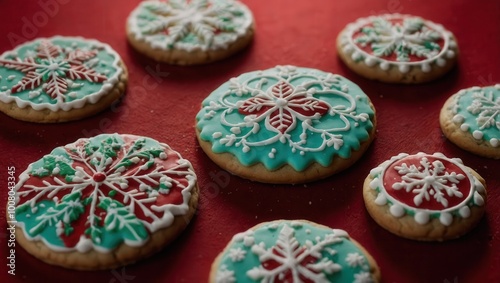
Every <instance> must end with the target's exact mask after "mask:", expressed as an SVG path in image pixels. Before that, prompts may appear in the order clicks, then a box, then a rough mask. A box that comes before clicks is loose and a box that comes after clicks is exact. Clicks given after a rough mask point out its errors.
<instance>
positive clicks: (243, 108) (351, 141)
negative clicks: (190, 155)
mask: <svg viewBox="0 0 500 283" xmlns="http://www.w3.org/2000/svg"><path fill="white" fill-rule="evenodd" d="M196 120H197V126H196V133H197V137H198V141H199V143H200V146H201V147H202V149H203V150H204V151H205V153H206V154H207V155H208V156H209V157H210V158H211V159H212V160H213V161H214V162H215V163H217V164H218V165H219V166H220V167H222V168H223V169H225V170H227V171H229V172H231V173H233V174H235V175H238V176H241V177H243V178H247V179H250V180H254V181H259V182H264V183H286V184H294V183H304V182H309V181H313V180H318V179H321V178H325V177H328V176H330V175H332V174H334V173H336V172H339V171H341V170H344V169H346V168H347V167H349V166H351V165H352V164H353V163H354V162H356V161H357V160H358V159H359V158H360V157H361V156H362V155H363V153H364V152H365V151H366V149H367V148H368V146H369V145H370V143H371V141H372V140H373V138H374V136H375V124H376V121H375V109H374V107H373V105H372V104H371V102H370V99H369V98H368V96H367V95H366V94H365V93H363V91H362V90H361V89H360V88H359V87H358V86H357V85H356V84H354V83H352V82H351V81H349V80H347V79H345V78H343V77H341V76H339V75H334V74H331V73H327V72H323V71H320V70H315V69H309V68H299V67H294V66H277V67H275V68H271V69H267V70H264V71H254V72H250V73H245V74H242V75H240V76H239V77H237V78H232V79H230V80H229V81H228V82H226V83H224V84H222V85H221V86H220V87H219V88H217V89H216V90H215V91H213V92H212V93H211V94H210V95H209V96H208V97H207V98H206V99H205V100H204V101H203V103H202V109H201V110H200V112H199V113H198V115H197V116H196Z"/></svg>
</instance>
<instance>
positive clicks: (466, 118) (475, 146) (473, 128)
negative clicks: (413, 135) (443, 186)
mask: <svg viewBox="0 0 500 283" xmlns="http://www.w3.org/2000/svg"><path fill="white" fill-rule="evenodd" d="M439 121H440V125H441V129H442V130H443V133H444V135H445V136H446V137H447V138H448V139H449V140H450V141H452V142H453V143H454V144H456V145H457V146H459V147H461V148H462V149H465V150H467V151H469V152H472V153H475V154H477V155H480V156H484V157H489V158H494V159H500V84H497V85H492V86H486V87H471V88H468V89H463V90H460V91H459V92H458V93H456V94H454V95H452V96H451V97H450V98H449V99H448V100H447V101H446V102H445V104H444V106H443V108H442V109H441V114H440V117H439Z"/></svg>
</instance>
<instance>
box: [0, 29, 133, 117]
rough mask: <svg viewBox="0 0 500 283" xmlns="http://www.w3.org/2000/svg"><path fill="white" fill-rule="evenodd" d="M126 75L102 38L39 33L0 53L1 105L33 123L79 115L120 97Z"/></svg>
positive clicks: (0, 108)
mask: <svg viewBox="0 0 500 283" xmlns="http://www.w3.org/2000/svg"><path fill="white" fill-rule="evenodd" d="M127 79H128V76H127V70H126V68H125V65H124V63H123V62H122V60H121V58H120V56H119V55H118V53H116V51H114V50H113V49H112V48H111V47H110V46H109V45H107V44H104V43H102V42H99V41H96V40H90V39H84V38H81V37H62V36H55V37H51V38H38V39H35V40H33V41H30V42H26V43H24V44H21V45H19V46H18V47H16V48H15V49H14V50H12V51H7V52H5V53H3V54H2V55H0V111H2V112H4V113H5V114H7V115H9V116H11V117H13V118H16V119H19V120H23V121H29V122H37V123H55V122H65V121H72V120H78V119H82V118H84V117H87V116H91V115H94V114H96V113H98V112H100V111H102V110H104V109H106V108H107V107H109V106H110V105H111V104H112V103H113V102H114V101H116V100H117V99H118V98H120V97H121V96H122V95H123V93H124V92H125V88H126V85H127Z"/></svg>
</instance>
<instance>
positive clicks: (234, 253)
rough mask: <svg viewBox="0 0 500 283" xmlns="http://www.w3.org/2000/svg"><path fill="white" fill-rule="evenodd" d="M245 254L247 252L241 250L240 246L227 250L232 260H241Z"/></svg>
mask: <svg viewBox="0 0 500 283" xmlns="http://www.w3.org/2000/svg"><path fill="white" fill-rule="evenodd" d="M246 254H247V252H246V251H244V250H242V249H241V248H236V249H230V250H229V257H230V258H231V260H232V261H233V262H238V261H242V260H243V259H244V258H245V255H246Z"/></svg>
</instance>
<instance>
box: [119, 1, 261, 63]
mask: <svg viewBox="0 0 500 283" xmlns="http://www.w3.org/2000/svg"><path fill="white" fill-rule="evenodd" d="M253 34H254V20H253V15H252V12H251V11H250V10H249V9H248V8H247V7H246V6H245V5H244V4H243V3H242V2H240V1H234V0H192V1H190V0H163V1H143V2H141V3H140V4H139V6H138V7H137V8H136V9H135V10H134V11H133V12H132V13H131V14H130V16H129V18H128V21H127V36H128V40H129V42H130V44H131V45H132V46H133V47H134V48H135V49H136V50H138V51H139V52H140V53H143V54H145V55H146V56H148V57H151V58H153V59H155V60H157V61H162V62H166V63H170V64H176V65H195V64H205V63H210V62H214V61H218V60H221V59H224V58H226V57H229V56H231V55H233V54H234V53H236V52H238V51H240V50H241V49H243V48H244V47H246V46H247V45H248V44H249V43H250V42H251V41H252V39H253Z"/></svg>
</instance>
